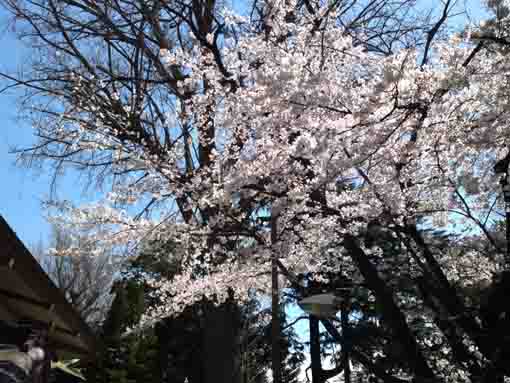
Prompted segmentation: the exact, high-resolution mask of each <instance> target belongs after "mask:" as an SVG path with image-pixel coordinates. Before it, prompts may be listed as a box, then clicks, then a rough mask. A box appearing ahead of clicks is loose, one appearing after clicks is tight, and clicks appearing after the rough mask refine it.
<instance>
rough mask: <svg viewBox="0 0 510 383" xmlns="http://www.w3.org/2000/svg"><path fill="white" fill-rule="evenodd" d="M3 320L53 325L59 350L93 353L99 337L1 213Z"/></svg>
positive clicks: (53, 338)
mask: <svg viewBox="0 0 510 383" xmlns="http://www.w3.org/2000/svg"><path fill="white" fill-rule="evenodd" d="M0 320H3V321H8V322H9V321H20V320H29V321H32V320H33V321H38V322H43V323H47V324H50V325H51V326H52V327H51V330H50V342H51V343H52V344H53V345H54V347H55V349H56V351H57V353H60V352H62V353H66V354H72V355H76V356H80V357H86V356H91V354H93V353H94V351H95V349H96V339H95V337H94V335H93V333H92V331H91V330H90V328H89V327H88V326H87V324H86V323H85V322H84V321H83V319H82V318H81V317H80V315H79V314H78V313H77V312H76V311H75V310H74V308H73V307H72V306H71V304H69V303H68V302H67V300H66V299H65V297H64V295H63V294H62V292H61V291H60V290H59V288H58V287H57V286H55V284H54V283H53V282H52V281H51V279H50V278H49V277H48V275H47V274H46V273H45V272H44V270H43V269H42V267H41V266H40V265H39V262H37V260H36V259H35V258H34V257H33V256H32V254H30V252H29V251H28V250H27V248H26V247H25V246H24V245H23V243H22V242H21V241H20V240H19V238H18V237H17V235H16V233H15V232H14V231H13V230H12V229H11V228H10V226H9V225H8V224H7V222H6V221H5V220H4V218H3V217H2V216H1V215H0Z"/></svg>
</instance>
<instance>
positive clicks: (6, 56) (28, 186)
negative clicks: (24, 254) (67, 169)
mask: <svg viewBox="0 0 510 383" xmlns="http://www.w3.org/2000/svg"><path fill="white" fill-rule="evenodd" d="M6 20H7V19H6V15H5V13H0V23H1V26H2V27H1V28H0V31H1V33H0V52H1V55H0V70H1V71H2V72H3V71H8V72H11V71H14V70H16V68H17V66H18V64H19V63H20V62H21V59H22V57H23V55H24V54H25V53H26V52H23V49H22V47H21V45H20V43H19V42H17V41H16V40H15V39H14V38H13V36H12V34H11V33H10V32H9V31H8V30H6V27H5V25H6ZM0 84H2V87H3V85H4V84H3V83H2V82H0ZM15 96H16V95H15V92H14V91H10V92H4V93H2V94H0V116H1V117H0V122H1V125H0V182H1V184H0V214H1V215H2V216H3V217H4V218H5V219H6V220H7V222H9V224H10V225H11V227H12V228H13V229H14V230H15V231H16V232H17V233H18V235H19V237H20V238H21V239H22V240H23V241H24V242H25V243H26V244H29V243H32V242H35V241H37V240H39V238H44V237H46V235H47V233H48V227H47V226H48V225H47V223H46V221H45V219H44V218H43V212H42V210H41V204H40V200H41V197H42V195H43V194H44V193H45V192H47V191H48V190H49V189H48V187H47V185H48V177H47V175H46V176H41V177H35V174H34V173H33V172H32V173H30V172H27V171H26V170H25V169H21V168H17V167H16V166H15V165H14V161H15V156H14V155H13V154H9V151H10V150H11V149H12V147H14V146H20V145H27V144H30V142H32V132H31V130H30V127H29V126H27V125H26V124H22V123H20V122H18V121H16V103H15V102H16V97H15Z"/></svg>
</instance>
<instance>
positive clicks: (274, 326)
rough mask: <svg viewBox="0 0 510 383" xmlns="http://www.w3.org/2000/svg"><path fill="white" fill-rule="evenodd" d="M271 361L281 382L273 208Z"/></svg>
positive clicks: (275, 232) (275, 216)
mask: <svg viewBox="0 0 510 383" xmlns="http://www.w3.org/2000/svg"><path fill="white" fill-rule="evenodd" d="M271 210H272V211H271V249H272V250H271V251H272V254H271V282H272V283H271V338H272V348H271V361H272V368H273V383H281V360H280V358H281V354H280V302H279V298H280V296H279V289H278V263H277V262H278V254H277V253H276V249H275V245H276V242H277V240H278V231H277V230H278V227H277V221H278V217H277V215H276V213H274V211H273V210H274V209H271Z"/></svg>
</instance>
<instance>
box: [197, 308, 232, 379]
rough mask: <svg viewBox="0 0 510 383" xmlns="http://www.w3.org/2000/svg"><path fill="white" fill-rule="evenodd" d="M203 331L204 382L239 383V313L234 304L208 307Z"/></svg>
mask: <svg viewBox="0 0 510 383" xmlns="http://www.w3.org/2000/svg"><path fill="white" fill-rule="evenodd" d="M204 315H205V318H204V319H205V321H204V324H205V327H204V329H203V350H204V357H203V360H202V363H203V372H204V373H203V383H219V382H221V383H237V382H238V380H239V368H238V366H239V362H238V358H239V354H240V352H239V349H238V348H239V342H238V336H239V334H238V332H239V323H238V322H239V313H238V309H237V307H236V306H235V305H234V304H232V303H225V304H223V305H221V306H214V305H213V304H212V303H207V304H206V305H205V314H204Z"/></svg>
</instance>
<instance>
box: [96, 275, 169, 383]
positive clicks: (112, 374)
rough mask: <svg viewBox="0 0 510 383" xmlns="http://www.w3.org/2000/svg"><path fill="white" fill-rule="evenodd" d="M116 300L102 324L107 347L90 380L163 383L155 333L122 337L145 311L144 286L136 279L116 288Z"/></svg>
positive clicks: (98, 382) (99, 381) (149, 332)
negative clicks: (161, 381)
mask: <svg viewBox="0 0 510 383" xmlns="http://www.w3.org/2000/svg"><path fill="white" fill-rule="evenodd" d="M114 291H115V299H114V300H113V303H112V306H111V308H110V311H109V312H108V315H107V318H106V320H105V323H104V325H103V331H102V335H103V340H104V347H103V349H102V350H101V351H100V352H99V355H98V357H97V359H96V361H95V362H94V363H93V364H92V365H89V366H88V368H87V373H86V376H87V380H88V381H91V382H97V383H136V382H147V383H150V382H160V376H159V371H160V369H159V367H158V342H157V338H156V336H155V334H154V331H153V330H148V331H146V332H144V333H132V334H130V335H127V336H123V333H124V332H125V331H126V329H127V328H129V327H133V326H135V325H136V324H137V323H138V322H139V320H140V317H141V315H142V314H143V311H144V287H143V285H142V284H140V283H138V282H136V281H134V280H125V281H121V282H119V283H117V284H116V285H115V286H114Z"/></svg>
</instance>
